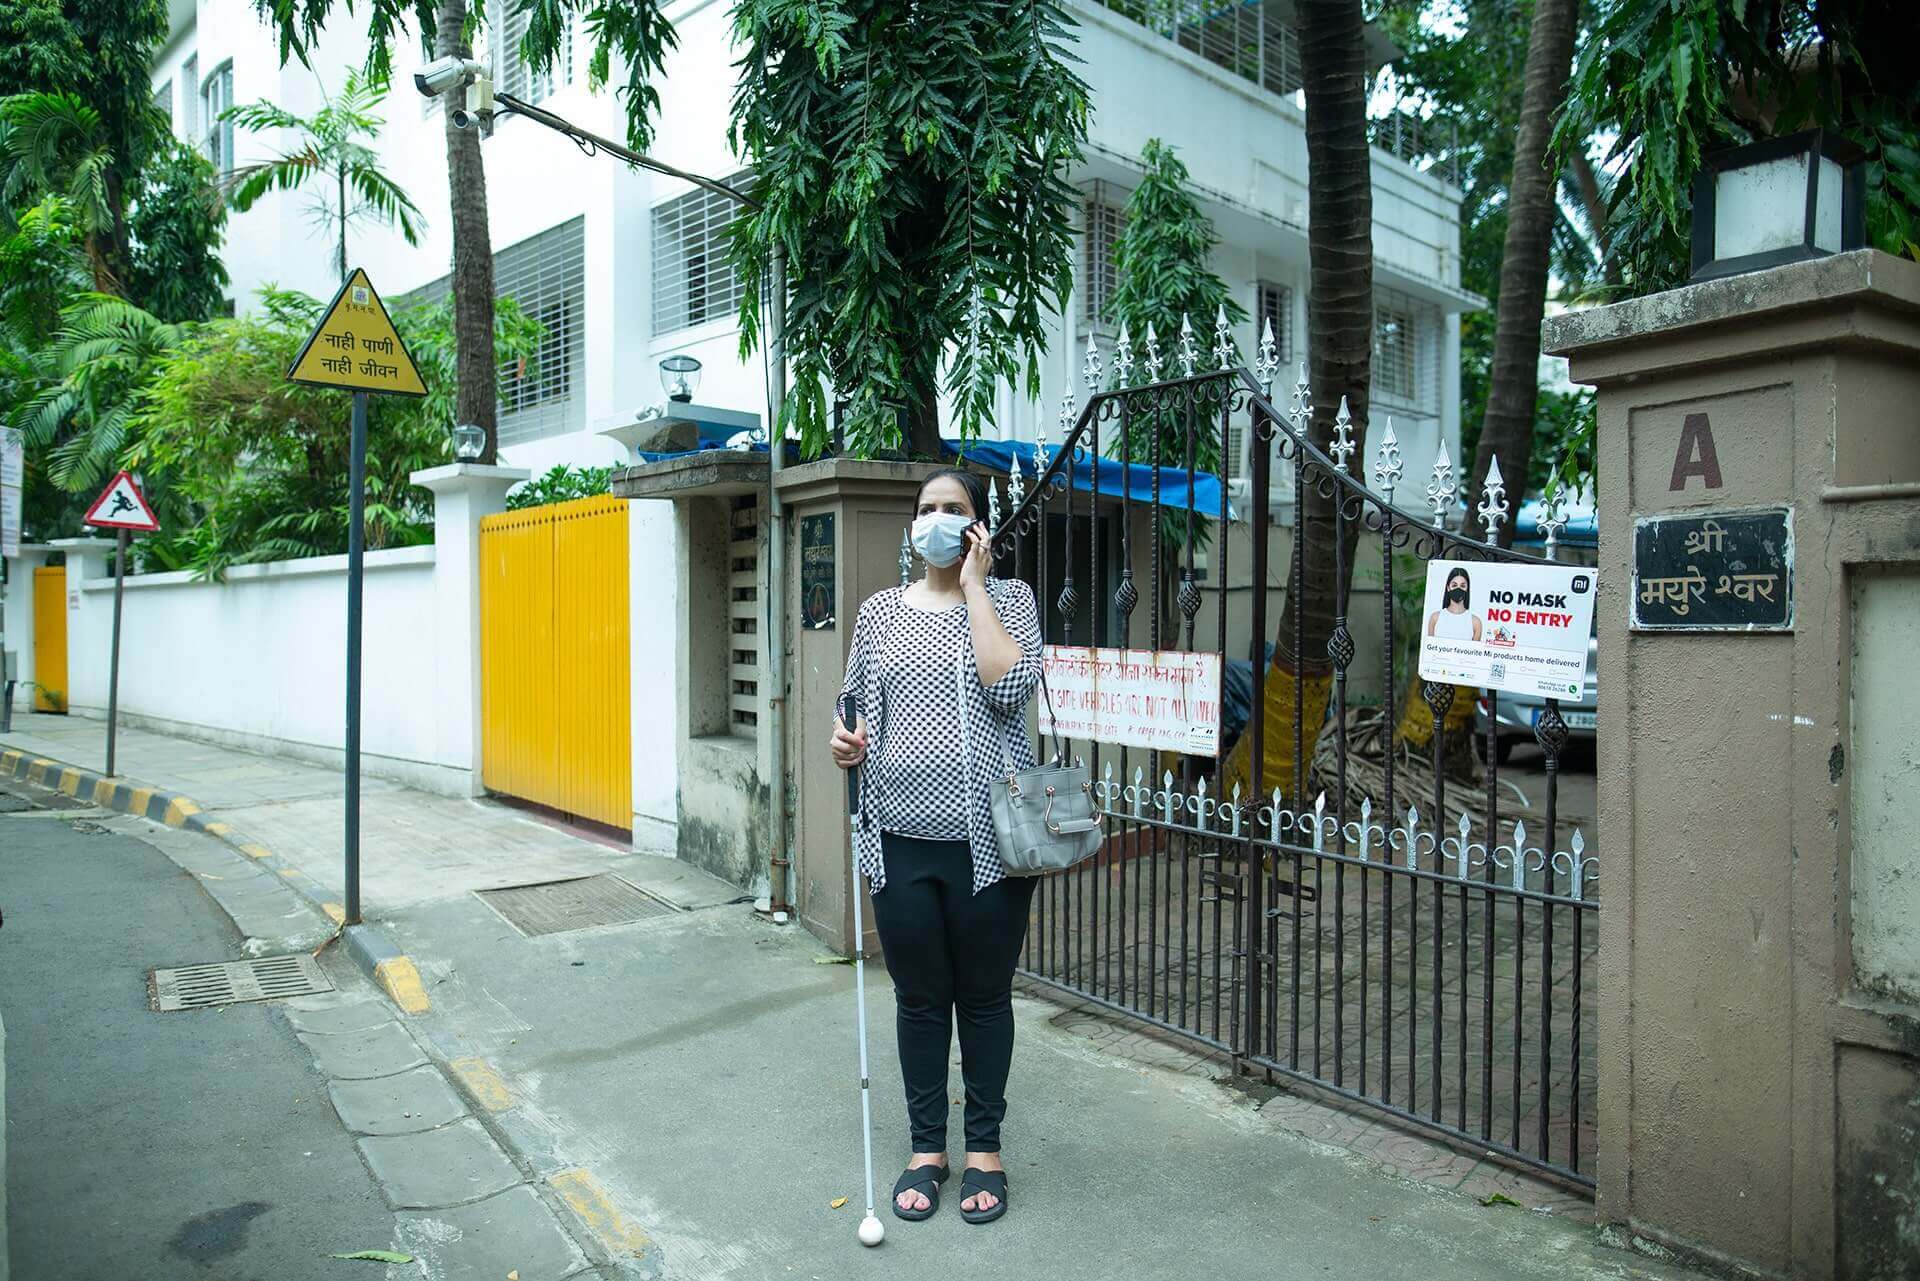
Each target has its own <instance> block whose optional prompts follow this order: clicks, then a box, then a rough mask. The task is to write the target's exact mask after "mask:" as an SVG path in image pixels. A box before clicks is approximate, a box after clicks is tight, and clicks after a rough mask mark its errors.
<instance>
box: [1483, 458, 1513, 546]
mask: <svg viewBox="0 0 1920 1281" xmlns="http://www.w3.org/2000/svg"><path fill="white" fill-rule="evenodd" d="M1480 492H1481V498H1480V509H1479V515H1480V523H1481V524H1482V525H1484V526H1485V527H1486V531H1487V537H1486V541H1487V542H1489V543H1492V542H1497V541H1498V540H1499V536H1500V526H1501V525H1502V524H1503V523H1505V521H1506V519H1507V482H1506V480H1505V479H1504V478H1503V477H1502V476H1501V475H1500V459H1499V456H1498V455H1495V456H1494V457H1491V458H1489V459H1487V478H1486V480H1484V481H1483V482H1481V487H1480Z"/></svg>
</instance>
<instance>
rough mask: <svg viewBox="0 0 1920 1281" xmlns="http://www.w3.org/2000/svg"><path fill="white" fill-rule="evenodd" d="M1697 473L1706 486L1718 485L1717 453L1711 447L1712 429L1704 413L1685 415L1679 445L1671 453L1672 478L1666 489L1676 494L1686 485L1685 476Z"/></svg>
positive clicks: (1718, 462) (1714, 486) (1718, 460)
mask: <svg viewBox="0 0 1920 1281" xmlns="http://www.w3.org/2000/svg"><path fill="white" fill-rule="evenodd" d="M1689 476H1698V477H1699V478H1700V479H1701V480H1703V481H1705V482H1706V488H1708V489H1718V488H1720V455H1719V454H1718V453H1716V452H1715V451H1714V448H1713V428H1712V427H1711V426H1710V425H1709V424H1708V422H1707V416H1706V415H1705V414H1688V415H1687V420H1686V422H1684V423H1682V424H1681V426H1680V447H1679V448H1678V449H1677V450H1675V451H1674V455H1673V479H1672V480H1670V481H1668V482H1667V488H1668V489H1669V490H1672V491H1673V492H1674V493H1676V494H1677V493H1679V492H1680V491H1682V490H1684V489H1685V488H1686V487H1687V477H1689Z"/></svg>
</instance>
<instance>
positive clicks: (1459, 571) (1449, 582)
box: [1440, 565, 1473, 600]
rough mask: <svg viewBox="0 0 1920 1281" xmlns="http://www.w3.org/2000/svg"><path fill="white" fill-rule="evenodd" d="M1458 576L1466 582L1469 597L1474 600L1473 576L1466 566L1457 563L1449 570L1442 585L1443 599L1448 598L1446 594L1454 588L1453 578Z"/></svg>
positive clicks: (1441, 594) (1441, 593) (1441, 595)
mask: <svg viewBox="0 0 1920 1281" xmlns="http://www.w3.org/2000/svg"><path fill="white" fill-rule="evenodd" d="M1456 578H1457V579H1459V580H1460V581H1461V582H1463V583H1465V584H1466V586H1467V599H1468V600H1472V599H1473V578H1472V577H1471V576H1470V575H1469V574H1468V573H1467V571H1466V568H1465V567H1464V566H1461V565H1455V566H1454V567H1453V568H1452V569H1450V570H1448V571H1447V577H1446V581H1445V583H1443V584H1442V585H1441V589H1440V597H1441V599H1442V600H1444V599H1446V594H1447V592H1449V591H1451V590H1452V589H1453V580H1454V579H1456Z"/></svg>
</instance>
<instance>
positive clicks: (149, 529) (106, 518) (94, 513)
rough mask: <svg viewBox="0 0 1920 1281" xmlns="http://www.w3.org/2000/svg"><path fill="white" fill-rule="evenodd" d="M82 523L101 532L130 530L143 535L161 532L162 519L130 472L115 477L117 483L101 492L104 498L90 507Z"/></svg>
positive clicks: (95, 501)
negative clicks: (102, 530) (156, 513)
mask: <svg viewBox="0 0 1920 1281" xmlns="http://www.w3.org/2000/svg"><path fill="white" fill-rule="evenodd" d="M81 523H82V524H86V525H94V526H98V527H99V528H101V529H130V530H133V531H134V532H135V533H141V534H152V533H157V532H159V529H160V518H159V517H157V516H155V515H154V514H153V508H151V507H149V506H147V499H146V495H144V494H142V493H141V492H140V486H138V485H136V484H134V483H133V477H132V476H131V475H130V474H129V473H127V472H121V473H120V474H119V475H118V476H115V477H114V478H113V483H112V484H110V485H108V486H107V487H106V489H104V490H103V491H101V494H100V497H98V498H96V499H94V500H93V506H91V507H89V508H87V514H86V515H85V516H83V517H81Z"/></svg>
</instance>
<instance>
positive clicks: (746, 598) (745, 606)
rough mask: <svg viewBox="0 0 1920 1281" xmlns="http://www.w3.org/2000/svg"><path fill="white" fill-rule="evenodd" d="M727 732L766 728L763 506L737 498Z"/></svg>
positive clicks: (730, 556) (732, 519) (730, 551)
mask: <svg viewBox="0 0 1920 1281" xmlns="http://www.w3.org/2000/svg"><path fill="white" fill-rule="evenodd" d="M727 526H728V528H727V586H728V590H727V650H728V654H727V730H728V732H729V733H733V734H740V735H744V736H746V737H748V738H752V737H753V736H754V735H755V734H757V733H758V732H759V728H760V617H761V613H762V611H761V607H760V552H759V547H760V542H759V539H760V505H759V498H758V496H757V495H754V494H735V495H734V496H733V499H732V502H731V504H730V505H729V507H728V510H727Z"/></svg>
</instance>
